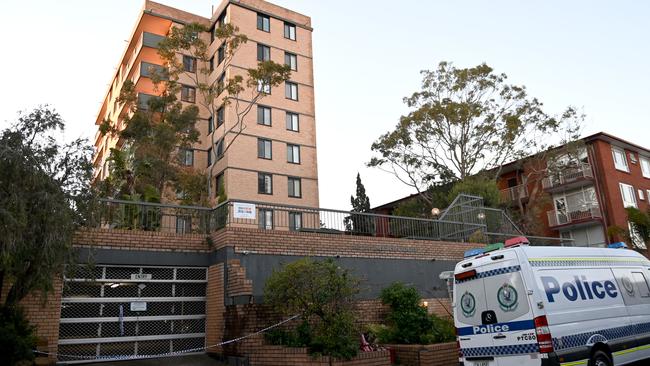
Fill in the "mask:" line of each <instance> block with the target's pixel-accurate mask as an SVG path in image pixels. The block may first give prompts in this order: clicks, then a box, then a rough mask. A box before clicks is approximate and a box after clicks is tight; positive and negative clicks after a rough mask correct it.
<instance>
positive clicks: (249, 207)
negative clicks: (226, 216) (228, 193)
mask: <svg viewBox="0 0 650 366" xmlns="http://www.w3.org/2000/svg"><path fill="white" fill-rule="evenodd" d="M232 207H233V211H234V217H235V218H236V219H251V220H255V204H254V203H241V202H235V203H234V204H233V206H232Z"/></svg>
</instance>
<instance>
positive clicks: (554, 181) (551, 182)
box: [542, 164, 594, 189]
mask: <svg viewBox="0 0 650 366" xmlns="http://www.w3.org/2000/svg"><path fill="white" fill-rule="evenodd" d="M593 177H594V173H593V171H592V170H591V165H590V164H581V165H579V166H576V167H567V168H566V169H564V170H562V171H561V172H560V173H558V174H557V175H555V176H551V177H546V178H544V179H543V180H542V187H543V188H544V189H549V188H553V187H558V186H561V185H564V184H568V183H571V182H575V181H577V180H580V179H591V178H593Z"/></svg>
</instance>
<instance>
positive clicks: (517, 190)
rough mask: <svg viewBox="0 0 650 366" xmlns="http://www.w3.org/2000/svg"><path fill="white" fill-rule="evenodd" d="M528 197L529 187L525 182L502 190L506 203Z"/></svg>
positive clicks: (503, 199)
mask: <svg viewBox="0 0 650 366" xmlns="http://www.w3.org/2000/svg"><path fill="white" fill-rule="evenodd" d="M526 198H528V187H526V185H525V184H519V185H516V186H514V187H510V188H506V189H502V190H501V200H502V201H503V202H506V203H508V202H518V201H520V200H523V199H526Z"/></svg>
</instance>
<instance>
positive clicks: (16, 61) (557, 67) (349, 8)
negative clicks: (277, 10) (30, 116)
mask: <svg viewBox="0 0 650 366" xmlns="http://www.w3.org/2000/svg"><path fill="white" fill-rule="evenodd" d="M160 2H162V3H164V4H167V5H170V6H174V7H177V8H180V9H183V10H186V11H189V12H193V13H196V14H199V15H202V16H205V17H209V16H210V8H211V6H212V5H215V6H216V5H217V4H218V1H216V0H215V1H210V0H193V1H187V0H186V1H181V0H160ZM273 2H274V3H276V4H278V5H281V6H284V7H287V8H289V9H292V10H295V11H298V12H300V13H303V14H306V15H308V16H311V18H312V25H313V27H314V33H313V46H314V74H315V93H316V125H317V144H318V170H319V184H320V203H321V207H325V208H336V209H345V210H348V209H349V208H350V201H349V199H350V198H349V196H350V195H351V194H352V193H353V192H354V190H355V185H354V181H355V176H356V173H357V172H360V173H361V176H362V180H363V182H364V183H365V186H366V190H367V192H368V195H369V196H370V202H371V205H373V206H377V205H380V204H383V203H386V202H389V201H391V200H394V199H397V198H400V197H402V196H404V195H407V194H410V193H413V192H412V191H411V190H410V189H409V188H408V187H406V186H404V185H402V184H401V183H400V182H398V181H397V180H396V179H395V178H394V177H392V176H391V175H389V174H386V173H383V172H381V171H379V170H377V169H371V168H366V167H365V163H366V162H367V161H368V160H369V159H370V157H371V152H370V145H371V144H372V142H373V141H374V140H375V139H376V138H377V137H378V136H379V135H381V134H382V133H384V132H386V131H388V130H389V129H392V128H393V127H394V125H395V124H396V123H397V121H398V118H399V116H400V115H402V114H405V113H407V109H406V108H405V106H404V105H403V103H402V98H403V97H404V96H407V95H409V94H411V93H413V92H414V91H416V90H418V88H419V85H420V80H421V79H420V70H422V69H433V68H435V67H436V65H437V64H438V63H439V62H440V61H443V60H445V61H452V62H454V63H455V65H456V66H458V67H471V66H475V65H477V64H479V63H482V62H486V63H487V64H488V65H490V66H492V67H493V68H495V70H496V71H497V72H504V73H506V74H507V75H508V76H509V80H510V82H512V83H516V84H523V85H526V86H527V87H528V90H529V93H530V94H531V95H533V96H536V97H537V98H539V99H540V100H541V101H543V102H544V103H545V105H546V107H547V111H548V112H551V113H557V112H560V111H561V110H562V109H563V108H564V107H565V106H567V105H573V106H576V107H578V108H581V109H582V110H583V111H584V113H586V114H587V120H586V125H585V131H584V132H585V134H591V133H594V132H598V131H605V132H608V133H611V134H613V135H616V136H619V137H622V138H624V139H626V140H629V141H631V142H633V143H636V144H639V145H642V146H646V147H650V117H649V116H648V112H647V109H648V107H649V106H650V71H649V70H650V60H649V59H650V45H649V41H650V2H647V1H640V0H639V1H593V0H588V1H587V0H584V1H566V0H563V1H558V0H543V1H541V0H540V1H517V0H512V1H500V0H494V1H485V0H475V1H462V0H458V1H438V0H436V1H415V0H410V1H404V0H402V1H383V0H374V1H371V0H364V1H342V0H274V1H273ZM141 7H142V1H140V0H111V1H95V0H84V1H81V0H65V1H51V0H50V1H45V0H43V1H11V2H5V3H4V4H3V5H2V7H1V8H0V9H1V11H0V34H2V40H3V42H4V44H3V49H4V50H5V51H4V54H3V56H2V57H0V70H4V75H3V77H2V81H3V88H0V101H1V102H0V128H4V127H6V126H7V124H8V122H9V121H13V120H14V118H15V116H16V112H17V111H19V110H25V109H30V108H32V107H33V106H35V105H38V104H44V103H47V104H51V105H53V106H54V107H56V109H57V110H58V111H59V112H60V113H61V114H62V115H63V117H64V118H65V120H66V121H67V125H68V131H67V136H68V137H78V136H84V137H88V138H89V139H92V138H93V137H94V135H95V132H96V126H95V125H94V121H95V118H96V115H97V112H98V109H99V107H100V104H101V101H102V99H103V98H104V96H105V92H106V88H107V85H108V83H109V82H110V81H111V77H112V75H113V73H114V68H115V67H116V65H117V64H118V62H119V57H120V56H121V54H122V52H123V50H124V47H125V45H126V43H125V40H126V39H128V38H129V36H130V32H131V30H132V27H133V25H134V22H135V20H136V17H137V12H138V10H139V9H140V8H141Z"/></svg>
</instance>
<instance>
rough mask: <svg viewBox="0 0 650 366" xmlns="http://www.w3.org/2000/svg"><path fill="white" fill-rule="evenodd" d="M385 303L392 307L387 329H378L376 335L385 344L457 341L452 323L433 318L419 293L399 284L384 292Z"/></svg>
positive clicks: (382, 295) (383, 299)
mask: <svg viewBox="0 0 650 366" xmlns="http://www.w3.org/2000/svg"><path fill="white" fill-rule="evenodd" d="M381 300H382V302H383V303H384V304H386V305H388V306H389V307H390V311H389V313H388V316H387V318H386V321H387V327H386V328H377V329H376V332H377V333H376V336H377V338H378V339H379V341H380V342H382V343H401V344H430V343H439V342H447V341H450V340H453V339H454V338H455V335H454V327H453V324H451V322H450V321H448V320H445V319H441V318H439V317H437V316H436V315H433V314H431V315H429V314H428V313H427V310H426V309H425V308H424V307H422V306H421V305H420V300H421V297H420V294H419V293H418V291H417V290H416V289H415V288H413V287H409V286H405V285H404V284H402V283H399V282H396V283H394V284H392V285H390V286H389V287H386V288H385V289H383V290H382V292H381Z"/></svg>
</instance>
